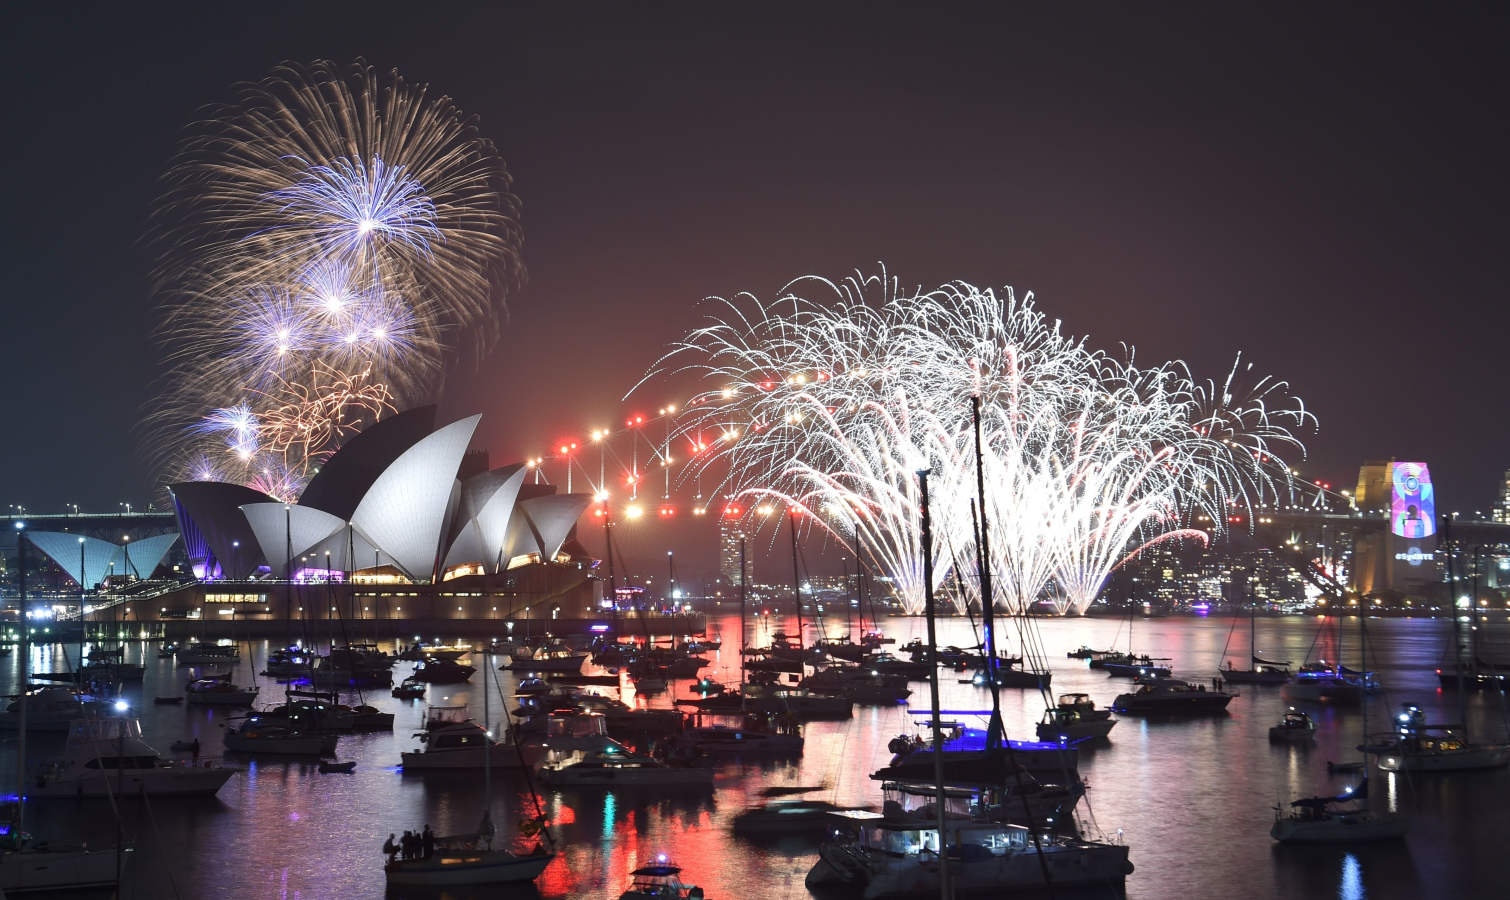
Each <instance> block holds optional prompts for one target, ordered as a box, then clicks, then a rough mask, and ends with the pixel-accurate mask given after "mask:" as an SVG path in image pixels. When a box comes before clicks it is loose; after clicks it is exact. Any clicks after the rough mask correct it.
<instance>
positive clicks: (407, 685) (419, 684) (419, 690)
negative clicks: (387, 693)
mask: <svg viewBox="0 0 1510 900" xmlns="http://www.w3.org/2000/svg"><path fill="white" fill-rule="evenodd" d="M393 696H395V697H397V698H399V699H400V700H418V699H420V698H422V697H424V696H425V683H424V682H423V681H420V680H419V679H418V678H405V679H404V680H403V681H401V682H399V683H398V684H397V685H395V686H394V688H393Z"/></svg>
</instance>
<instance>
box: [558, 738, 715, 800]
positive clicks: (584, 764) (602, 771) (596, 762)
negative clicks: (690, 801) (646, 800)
mask: <svg viewBox="0 0 1510 900" xmlns="http://www.w3.org/2000/svg"><path fill="white" fill-rule="evenodd" d="M542 777H543V779H544V781H545V783H546V784H548V785H550V786H551V787H608V788H613V787H642V786H645V787H652V786H653V787H664V788H701V789H711V788H712V787H713V770H712V769H704V768H693V767H690V766H672V765H667V764H666V763H663V762H660V761H659V760H655V759H652V758H650V757H648V756H640V755H639V754H637V753H635V752H634V751H632V750H630V749H629V748H628V747H626V746H624V745H623V744H620V743H618V742H617V741H614V740H612V739H607V740H605V741H603V742H601V743H599V744H598V745H597V746H596V747H595V748H593V749H588V750H582V751H579V752H577V753H573V754H569V755H567V756H566V758H565V759H564V760H563V761H562V762H561V763H560V764H559V765H551V766H547V767H546V768H545V769H544V770H543V771H542Z"/></svg>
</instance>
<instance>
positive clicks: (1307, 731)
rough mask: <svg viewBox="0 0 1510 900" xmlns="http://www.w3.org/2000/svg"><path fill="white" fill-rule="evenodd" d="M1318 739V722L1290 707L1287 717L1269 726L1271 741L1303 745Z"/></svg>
mask: <svg viewBox="0 0 1510 900" xmlns="http://www.w3.org/2000/svg"><path fill="white" fill-rule="evenodd" d="M1315 739H1316V720H1315V719H1313V718H1311V717H1310V716H1308V715H1306V714H1305V713H1303V712H1296V710H1295V707H1293V706H1292V707H1290V710H1289V712H1286V713H1285V717H1284V718H1283V719H1280V720H1279V722H1278V723H1277V724H1275V725H1271V726H1269V740H1271V741H1281V742H1284V743H1290V744H1301V743H1305V742H1307V741H1313V740H1315Z"/></svg>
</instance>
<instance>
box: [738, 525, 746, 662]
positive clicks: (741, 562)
mask: <svg viewBox="0 0 1510 900" xmlns="http://www.w3.org/2000/svg"><path fill="white" fill-rule="evenodd" d="M747 645H748V642H747V641H746V640H745V539H744V538H742V537H741V538H740V539H739V683H740V685H743V684H744V683H745V647H746V646H747Z"/></svg>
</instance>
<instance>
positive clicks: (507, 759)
mask: <svg viewBox="0 0 1510 900" xmlns="http://www.w3.org/2000/svg"><path fill="white" fill-rule="evenodd" d="M416 737H418V738H419V739H420V742H421V743H422V744H424V746H423V747H421V748H420V749H418V750H406V751H404V753H403V754H402V757H401V761H402V765H403V767H404V771H405V772H425V771H435V770H455V769H481V768H484V767H492V768H494V769H515V770H517V769H528V768H531V767H533V766H534V764H535V763H536V762H538V761H539V757H540V751H539V750H537V749H536V748H534V747H527V746H520V745H518V744H517V743H516V742H515V740H514V736H513V735H512V734H510V735H509V738H508V740H505V741H498V740H494V739H493V737H492V736H491V735H490V734H489V732H487V731H485V730H484V729H483V727H482V726H481V725H479V724H477V723H476V722H473V721H472V720H470V719H467V720H466V721H463V722H452V723H445V724H437V725H434V726H432V727H430V728H428V729H427V730H425V731H423V732H421V733H420V734H418V735H416Z"/></svg>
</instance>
